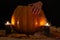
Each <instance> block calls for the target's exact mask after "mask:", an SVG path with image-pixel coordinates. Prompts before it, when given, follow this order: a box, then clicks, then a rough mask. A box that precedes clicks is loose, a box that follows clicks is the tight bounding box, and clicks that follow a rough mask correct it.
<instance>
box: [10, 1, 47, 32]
mask: <svg viewBox="0 0 60 40" xmlns="http://www.w3.org/2000/svg"><path fill="white" fill-rule="evenodd" d="M37 9H38V10H37ZM46 22H47V20H46V18H45V15H44V12H43V10H42V3H41V2H37V3H33V4H28V5H27V6H20V5H19V6H17V8H16V9H15V10H14V12H13V15H12V18H11V24H12V25H13V26H14V28H15V29H16V31H17V32H23V33H27V32H28V33H32V32H35V31H36V29H37V28H39V27H40V26H43V25H44V24H45V23H46Z"/></svg>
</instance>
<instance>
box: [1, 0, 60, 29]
mask: <svg viewBox="0 0 60 40" xmlns="http://www.w3.org/2000/svg"><path fill="white" fill-rule="evenodd" d="M38 1H42V3H43V7H42V9H43V10H44V12H45V15H46V18H47V20H48V21H49V22H50V23H51V24H52V25H53V26H57V27H59V26H60V14H59V13H60V10H59V9H60V7H59V3H60V2H59V1H58V0H33V1H32V0H17V1H16V0H0V28H1V27H2V28H3V26H4V23H5V22H6V21H10V18H11V15H12V14H13V11H14V9H15V8H16V7H17V6H18V5H27V4H29V3H34V2H38Z"/></svg>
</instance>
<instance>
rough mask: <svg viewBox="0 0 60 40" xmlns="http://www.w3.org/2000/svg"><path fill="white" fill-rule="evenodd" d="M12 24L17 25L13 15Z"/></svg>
mask: <svg viewBox="0 0 60 40" xmlns="http://www.w3.org/2000/svg"><path fill="white" fill-rule="evenodd" d="M11 24H12V25H15V20H14V17H12V20H11Z"/></svg>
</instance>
